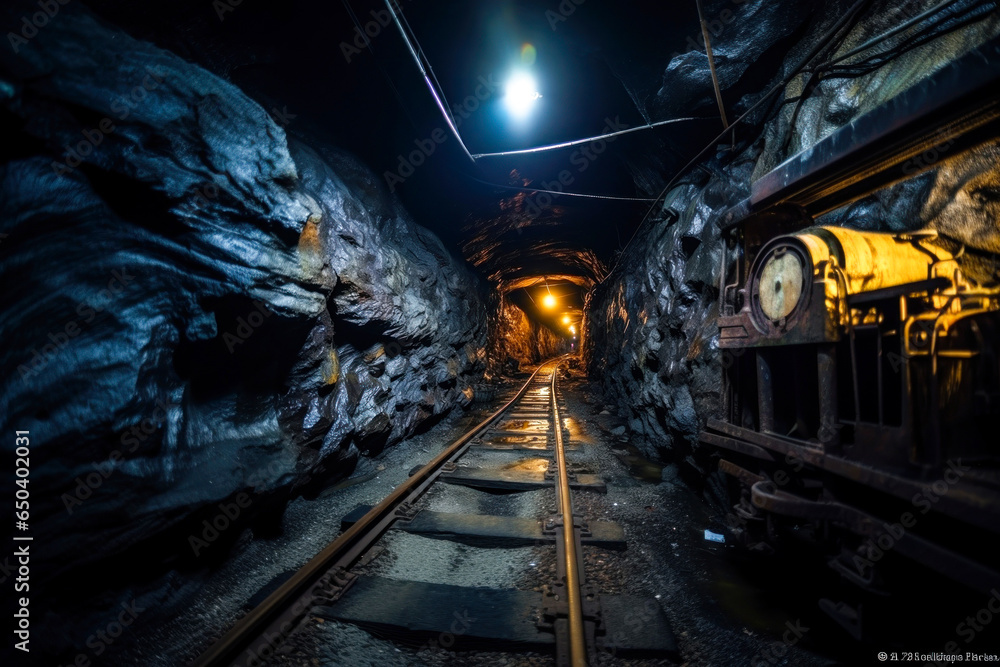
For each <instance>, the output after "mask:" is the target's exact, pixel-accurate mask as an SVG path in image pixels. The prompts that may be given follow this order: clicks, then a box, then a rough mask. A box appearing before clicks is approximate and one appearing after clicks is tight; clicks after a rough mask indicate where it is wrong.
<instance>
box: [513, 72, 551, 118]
mask: <svg viewBox="0 0 1000 667" xmlns="http://www.w3.org/2000/svg"><path fill="white" fill-rule="evenodd" d="M541 96H542V94H541V93H539V92H538V87H537V85H536V84H535V79H534V77H532V76H531V75H530V74H528V73H526V72H517V73H516V74H514V75H513V76H512V77H511V78H510V80H509V81H507V87H506V89H505V91H504V104H506V105H507V110H508V111H510V113H511V115H513V116H515V117H518V118H522V117H524V116H526V115H528V112H529V111H531V107H533V106H534V105H535V101H536V100H537V99H538V98H540V97H541Z"/></svg>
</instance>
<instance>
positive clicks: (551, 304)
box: [542, 294, 556, 308]
mask: <svg viewBox="0 0 1000 667" xmlns="http://www.w3.org/2000/svg"><path fill="white" fill-rule="evenodd" d="M542 305H543V306H545V307H546V308H555V307H556V298H555V297H554V296H552V295H551V294H546V295H545V296H544V297H543V298H542Z"/></svg>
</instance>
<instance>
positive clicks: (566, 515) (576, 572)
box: [549, 364, 587, 667]
mask: <svg viewBox="0 0 1000 667" xmlns="http://www.w3.org/2000/svg"><path fill="white" fill-rule="evenodd" d="M559 366H560V364H556V366H555V368H553V369H552V389H551V391H550V392H549V393H550V394H551V396H550V397H549V398H550V400H551V401H552V419H553V420H554V421H555V432H556V467H557V468H558V474H559V477H558V483H557V485H556V487H557V489H558V496H559V499H560V500H559V509H560V510H561V512H562V524H563V530H562V537H563V553H564V555H565V558H566V606H567V607H568V608H569V664H570V665H573V666H574V667H584V666H585V665H586V664H587V640H586V632H585V630H584V627H583V601H582V600H581V598H580V563H579V561H577V558H576V556H577V553H576V526H575V522H574V520H573V499H572V498H571V497H570V494H569V471H568V470H567V469H566V450H565V448H564V447H563V438H562V418H561V417H560V415H559V401H557V400H556V379H557V377H558V375H559Z"/></svg>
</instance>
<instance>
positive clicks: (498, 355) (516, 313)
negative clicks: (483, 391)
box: [486, 292, 570, 376]
mask: <svg viewBox="0 0 1000 667" xmlns="http://www.w3.org/2000/svg"><path fill="white" fill-rule="evenodd" d="M490 301H491V307H490V309H489V312H490V316H489V336H488V343H487V355H486V356H487V359H488V360H489V361H488V369H487V370H488V375H489V376H497V375H503V374H510V373H513V372H515V371H517V370H518V369H519V368H520V367H521V366H522V365H523V366H529V365H532V364H538V363H540V362H542V361H544V360H546V359H551V358H552V357H555V356H558V355H560V354H565V353H566V352H569V351H570V348H569V344H568V342H567V340H566V339H565V338H563V337H561V336H557V335H556V334H555V333H553V332H552V330H550V329H549V328H548V327H546V326H544V325H542V324H539V323H538V322H535V321H534V320H532V319H531V318H529V317H528V316H527V314H525V312H524V311H523V310H521V308H520V307H518V306H517V305H516V304H514V303H513V302H512V301H511V300H510V298H509V297H508V296H507V295H506V294H501V293H500V292H496V293H495V294H494V296H493V297H492V298H491V300H490Z"/></svg>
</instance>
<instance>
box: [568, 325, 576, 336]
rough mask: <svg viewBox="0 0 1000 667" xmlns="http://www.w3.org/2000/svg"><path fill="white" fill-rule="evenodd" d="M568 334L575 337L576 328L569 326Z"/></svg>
mask: <svg viewBox="0 0 1000 667" xmlns="http://www.w3.org/2000/svg"><path fill="white" fill-rule="evenodd" d="M569 332H570V333H571V334H573V335H574V336H575V335H576V327H575V326H573V325H572V324H571V325H569Z"/></svg>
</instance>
